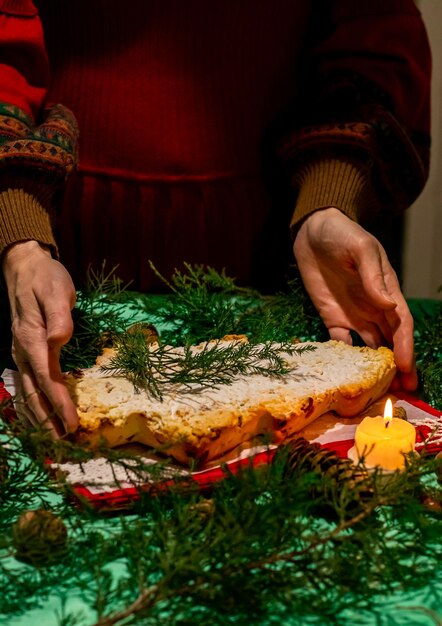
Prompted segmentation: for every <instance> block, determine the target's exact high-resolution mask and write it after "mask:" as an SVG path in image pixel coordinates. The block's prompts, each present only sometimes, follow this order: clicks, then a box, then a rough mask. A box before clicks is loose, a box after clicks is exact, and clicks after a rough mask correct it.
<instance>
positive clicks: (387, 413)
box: [384, 398, 393, 428]
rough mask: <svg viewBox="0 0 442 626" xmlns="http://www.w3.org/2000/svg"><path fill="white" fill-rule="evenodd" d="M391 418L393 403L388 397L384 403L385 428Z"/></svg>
mask: <svg viewBox="0 0 442 626" xmlns="http://www.w3.org/2000/svg"><path fill="white" fill-rule="evenodd" d="M392 419H393V403H392V401H391V400H390V398H388V400H387V402H386V403H385V409H384V424H385V428H387V427H388V426H389V425H390V422H391V420H392Z"/></svg>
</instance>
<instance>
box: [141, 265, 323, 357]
mask: <svg viewBox="0 0 442 626" xmlns="http://www.w3.org/2000/svg"><path fill="white" fill-rule="evenodd" d="M152 268H153V270H154V271H155V272H156V274H157V275H158V276H159V277H160V278H161V279H162V280H163V282H164V283H165V284H166V285H167V286H168V287H169V289H170V292H171V294H170V296H169V297H168V298H167V299H166V300H164V301H163V302H162V304H161V305H160V306H158V304H157V303H156V302H155V301H152V300H151V299H150V298H149V297H146V298H145V300H144V307H145V312H146V315H147V316H148V318H149V319H153V320H154V321H156V322H158V323H159V324H161V325H162V326H163V327H164V328H165V330H164V331H163V333H162V338H163V341H164V342H165V343H168V344H170V345H174V346H178V345H183V344H185V343H193V344H195V343H199V342H201V341H207V340H210V339H219V338H221V337H223V336H224V335H228V334H245V335H247V336H248V338H249V340H250V341H252V342H254V343H259V342H262V341H290V340H291V339H293V338H294V337H298V338H300V339H302V340H307V339H318V340H320V339H321V338H325V336H326V330H325V327H324V326H323V324H322V322H321V320H320V318H319V317H318V314H317V313H316V311H315V309H314V308H313V305H312V303H311V302H310V300H309V298H308V296H307V294H306V292H305V290H304V288H303V286H302V283H301V280H300V278H299V276H298V277H295V278H293V279H292V280H291V281H290V282H289V283H288V285H287V291H286V292H285V293H282V292H281V293H277V294H275V295H273V296H263V295H261V294H260V293H258V292H256V291H252V290H250V289H244V288H241V287H237V286H236V284H235V281H234V280H233V279H232V278H229V277H227V276H226V275H225V274H224V272H221V273H219V272H217V271H216V270H214V269H213V268H210V267H203V266H191V265H188V264H185V265H184V269H185V272H181V271H179V270H177V271H175V273H174V274H173V276H172V278H171V280H170V281H168V280H166V279H165V278H164V277H163V276H161V275H160V274H159V273H158V271H157V270H156V269H155V268H154V267H153V266H152Z"/></svg>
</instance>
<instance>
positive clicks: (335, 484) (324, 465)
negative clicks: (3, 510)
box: [275, 437, 373, 517]
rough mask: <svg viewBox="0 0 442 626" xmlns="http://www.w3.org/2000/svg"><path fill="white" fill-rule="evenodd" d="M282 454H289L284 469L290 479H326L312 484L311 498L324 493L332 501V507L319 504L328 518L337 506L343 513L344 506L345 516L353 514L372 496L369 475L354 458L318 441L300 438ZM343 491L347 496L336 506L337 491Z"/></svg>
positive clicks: (286, 447)
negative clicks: (307, 475) (345, 457)
mask: <svg viewBox="0 0 442 626" xmlns="http://www.w3.org/2000/svg"><path fill="white" fill-rule="evenodd" d="M281 453H282V454H285V455H287V456H286V469H285V475H286V476H287V478H290V477H295V476H302V475H303V474H308V473H314V474H316V475H318V476H319V477H322V478H324V480H323V481H318V484H317V485H314V486H313V487H312V499H317V498H318V497H319V496H324V499H323V502H326V501H327V500H329V501H330V506H326V505H321V507H320V508H321V510H322V513H323V514H324V515H325V516H326V517H328V516H329V515H330V513H331V514H332V515H333V513H336V512H337V510H338V508H340V509H341V512H342V508H344V509H345V516H346V517H347V516H352V515H354V514H355V513H357V512H358V511H359V510H360V509H361V507H362V505H363V503H364V502H367V501H368V500H370V499H371V497H372V495H373V489H372V486H371V482H370V480H369V478H368V477H367V476H366V475H365V474H364V473H362V472H361V471H360V470H359V469H358V468H357V467H355V465H354V464H353V463H352V461H350V460H349V459H343V458H341V457H339V456H338V455H337V454H335V453H334V452H333V451H332V450H327V449H325V448H322V447H321V446H320V445H319V444H317V443H310V442H309V441H307V440H306V439H303V438H302V437H300V438H298V439H294V440H293V441H290V442H289V443H288V444H287V445H286V446H284V447H283V448H281ZM275 458H277V457H275ZM344 492H345V493H346V495H345V498H343V499H342V502H341V505H337V507H336V508H335V505H336V504H337V500H336V494H340V493H342V494H344ZM338 500H339V498H338ZM319 512H321V511H319Z"/></svg>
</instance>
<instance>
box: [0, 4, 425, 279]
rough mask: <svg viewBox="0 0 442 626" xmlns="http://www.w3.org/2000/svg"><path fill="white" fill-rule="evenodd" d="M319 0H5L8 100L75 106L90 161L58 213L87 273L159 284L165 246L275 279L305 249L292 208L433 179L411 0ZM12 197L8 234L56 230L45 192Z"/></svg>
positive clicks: (71, 252) (82, 155) (166, 267)
mask: <svg viewBox="0 0 442 626" xmlns="http://www.w3.org/2000/svg"><path fill="white" fill-rule="evenodd" d="M313 4H314V3H313V2H311V1H309V0H298V1H297V2H293V1H292V0H273V1H270V0H244V1H241V2H238V1H237V0H222V1H221V0H219V1H218V0H214V1H213V2H207V1H206V0H188V1H186V2H180V1H178V0H149V2H146V1H145V0H132V2H130V3H121V2H119V1H117V0H93V2H91V1H90V0H88V1H87V2H86V1H85V0H77V1H76V2H60V1H59V0H45V1H44V0H42V1H39V2H35V5H37V6H38V9H39V11H40V18H39V16H38V14H37V12H36V10H35V8H34V5H33V4H32V2H30V1H28V0H24V1H20V2H19V1H18V0H4V1H3V2H1V0H0V43H1V46H2V49H3V50H4V51H5V54H4V56H3V59H4V62H3V64H1V65H0V102H4V103H8V104H14V105H16V106H18V107H20V108H21V109H22V110H23V111H25V112H26V113H28V114H31V115H32V116H33V117H34V119H35V120H36V121H38V120H40V119H41V115H42V108H43V105H44V103H45V102H46V101H49V102H61V103H63V104H64V105H66V106H67V107H69V108H70V109H71V110H72V111H73V112H74V114H75V115H76V117H77V120H78V124H79V128H80V136H81V140H80V151H79V169H78V172H77V173H76V174H75V175H73V176H72V177H71V178H70V181H69V184H68V187H67V190H66V193H65V194H64V199H63V202H62V205H61V208H59V211H58V214H57V217H56V224H55V231H56V236H57V242H58V244H59V250H60V255H61V258H62V260H63V261H64V262H65V263H66V265H67V267H68V269H69V270H70V271H71V273H73V275H74V278H76V279H77V280H80V279H81V278H82V277H83V276H84V274H85V269H86V267H87V266H88V265H89V264H90V263H92V264H93V265H95V266H97V265H98V264H99V263H101V261H102V260H103V259H106V260H107V262H108V264H109V265H115V264H118V265H119V266H120V269H119V273H120V274H121V275H122V276H123V277H124V278H126V279H132V280H133V281H134V283H133V284H134V286H136V287H138V288H141V289H146V288H150V287H152V284H153V283H152V279H153V277H152V273H151V271H150V270H149V267H148V263H147V261H148V259H152V260H153V262H154V263H155V264H156V265H157V266H158V267H159V269H160V270H161V271H162V272H165V273H169V272H170V271H172V270H173V268H174V267H176V266H180V265H181V264H182V262H183V261H189V262H198V263H208V264H211V265H214V266H215V267H217V268H221V267H226V269H227V271H228V272H229V273H230V274H231V275H234V276H237V277H238V278H239V279H240V280H241V281H242V282H248V283H250V282H254V283H255V284H258V285H260V286H262V284H263V282H266V281H265V278H266V277H267V278H269V277H270V278H271V277H273V276H275V275H276V274H279V275H282V274H283V268H284V266H285V264H286V263H287V262H288V260H289V259H290V256H289V255H290V238H289V228H288V227H289V223H290V218H291V216H292V213H293V208H294V206H295V203H296V200H297V206H296V211H295V221H296V220H297V219H302V217H303V216H304V215H306V214H307V213H308V212H310V211H312V210H315V209H316V208H320V207H321V206H330V205H334V206H339V208H341V209H342V210H344V211H345V212H347V213H348V214H349V215H350V216H352V217H357V216H358V214H360V212H361V211H362V210H364V207H365V208H366V207H367V206H368V203H367V201H366V200H367V198H370V200H372V199H373V198H375V199H376V202H377V204H378V205H379V206H385V207H387V206H388V207H391V206H393V205H394V204H395V201H394V198H397V197H399V196H401V193H402V195H403V196H404V197H403V198H402V197H401V198H400V201H399V205H401V207H402V206H404V205H406V204H408V203H409V202H411V200H412V199H413V197H414V196H415V195H416V194H417V193H419V191H420V189H421V187H422V185H423V183H424V180H425V178H426V168H427V165H428V164H427V162H426V158H425V148H426V141H425V136H426V135H427V134H428V126H429V112H428V102H429V52H428V45H427V40H426V36H425V31H424V28H423V25H422V23H421V20H420V16H419V14H418V12H417V10H416V9H415V7H414V4H413V2H412V1H411V0H383V1H382V2H380V1H372V2H370V3H368V4H369V5H370V6H369V7H368V8H361V7H360V6H358V7H356V8H355V7H354V6H353V5H355V4H357V5H362V4H367V3H354V2H350V1H349V0H346V1H342V0H340V1H338V2H335V3H323V4H322V10H323V11H322V12H321V14H320V15H319V16H318V15H315V11H313V10H312V5H313ZM328 4H330V6H332V5H333V6H332V9H331V10H330V11H329V12H327V11H325V9H324V8H325V7H326V6H327V5H328ZM40 19H41V22H40ZM41 24H42V25H43V29H42V28H41ZM43 32H44V34H45V40H46V41H45V43H44V41H43V35H42V33H43ZM46 51H47V54H48V57H49V67H50V74H49V73H48V63H47V58H46ZM330 77H331V79H330ZM411 96H412V97H411ZM281 114H284V115H283V117H282V118H281ZM281 119H282V120H283V121H280V122H277V123H275V120H281ZM277 154H279V158H281V159H282V161H283V162H285V166H286V169H285V173H283V169H281V170H280V169H279V166H278V160H277V159H276V158H275V157H276V155H277ZM383 155H384V156H383ZM398 155H401V159H402V161H401V162H400V163H399V161H398ZM404 155H405V157H404ZM390 157H391V158H390ZM391 159H393V161H394V162H395V163H396V165H391ZM399 160H400V159H399ZM398 171H400V172H402V174H401V175H400V176H403V177H404V180H402V178H400V177H399V178H398ZM287 173H288V177H287ZM3 176H4V181H5V183H4V185H3V188H6V187H7V186H9V185H8V184H6V183H7V182H8V180H7V178H8V169H7V168H3ZM290 179H291V180H292V182H293V183H294V185H295V187H294V190H293V187H291V186H290V184H289V183H290ZM405 179H406V180H405ZM398 181H399V182H398ZM14 186H16V185H14ZM1 202H2V200H1V196H0V204H1ZM12 204H13V203H12ZM25 204H26V203H25ZM396 204H397V203H396ZM10 205H11V203H8V202H7V201H4V200H3V211H2V213H3V223H0V238H1V239H2V245H3V247H6V246H7V245H10V243H11V242H13V241H14V240H17V239H26V238H34V237H35V238H37V239H39V240H41V241H44V242H45V243H51V234H50V232H49V230H48V226H47V225H46V223H43V221H44V220H43V217H44V216H43V217H42V216H41V215H40V214H38V215H37V213H38V211H36V209H35V206H34V205H29V204H26V206H24V207H21V208H20V207H17V206H15V205H14V206H12V208H11V206H10ZM0 208H1V207H0ZM20 211H21V214H22V215H26V216H27V217H26V220H23V219H22V220H21V222H22V223H21V224H20V227H18V226H17V228H15V227H14V225H15V224H17V223H18V222H20V217H19V216H18V213H20ZM28 218H29V219H28ZM42 220H43V221H42ZM23 221H25V222H26V223H28V222H29V226H28V227H27V226H26V224H24V223H23ZM1 233H3V234H1ZM34 233H36V234H34Z"/></svg>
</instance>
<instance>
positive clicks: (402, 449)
mask: <svg viewBox="0 0 442 626" xmlns="http://www.w3.org/2000/svg"><path fill="white" fill-rule="evenodd" d="M392 412H393V406H392V404H391V400H390V399H389V400H387V403H386V406H385V412H384V417H381V416H378V417H364V419H363V420H362V422H361V423H360V424H359V426H358V427H357V428H356V434H355V448H356V453H357V455H358V457H359V458H361V457H364V460H365V464H366V465H367V467H375V466H380V467H382V468H384V469H386V470H397V469H402V468H403V467H404V466H405V457H404V454H406V453H407V452H411V451H413V450H414V444H415V442H416V431H415V429H414V426H413V425H412V424H409V423H408V422H406V421H405V420H402V419H397V418H393V417H392Z"/></svg>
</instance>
